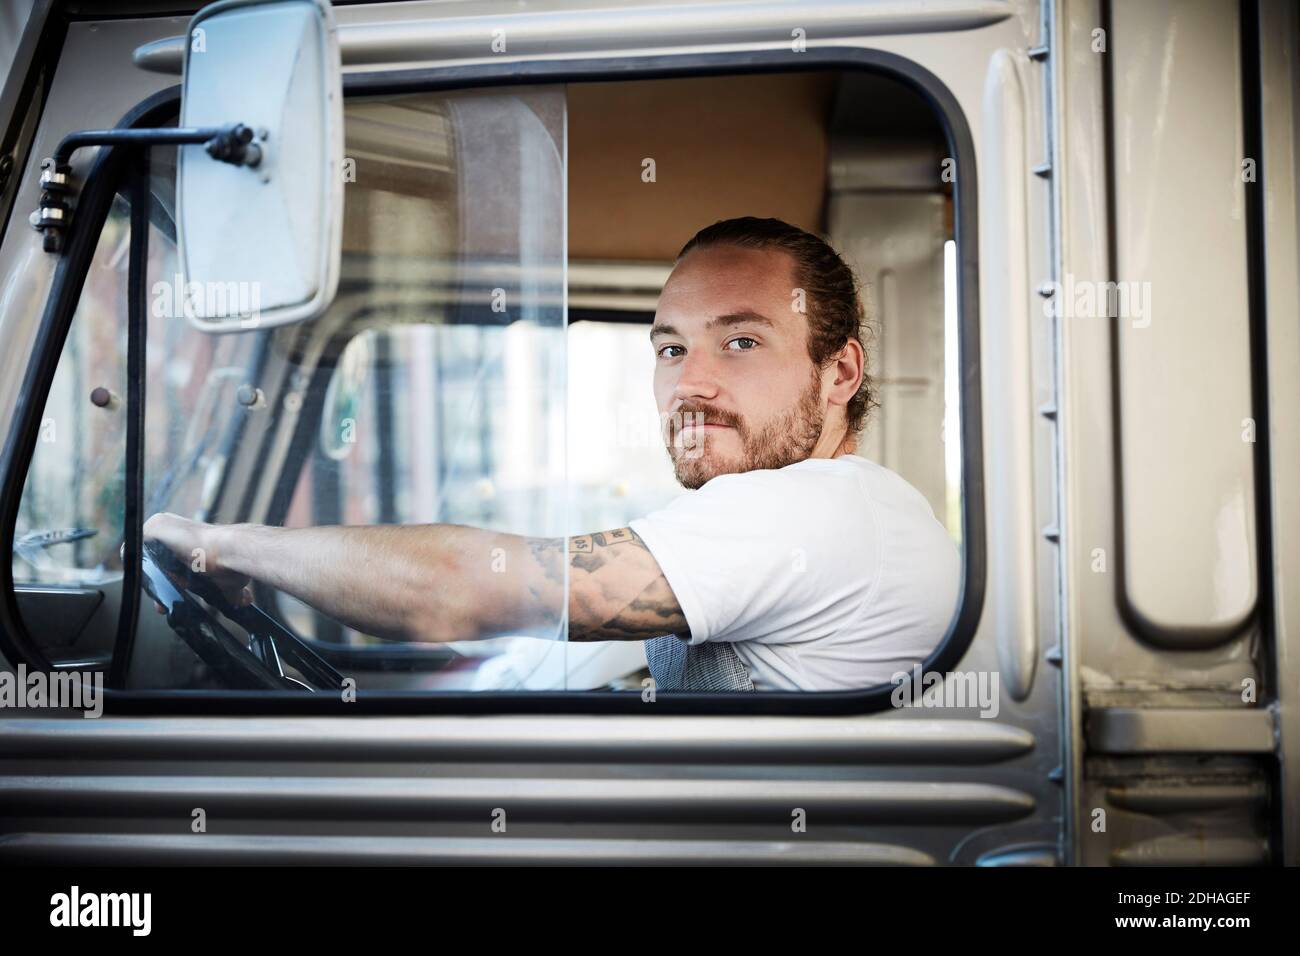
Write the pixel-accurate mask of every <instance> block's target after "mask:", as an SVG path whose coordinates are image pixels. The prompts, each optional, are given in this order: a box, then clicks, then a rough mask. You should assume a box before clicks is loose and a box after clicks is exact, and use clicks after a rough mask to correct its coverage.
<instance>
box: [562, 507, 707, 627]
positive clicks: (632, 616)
mask: <svg viewBox="0 0 1300 956" xmlns="http://www.w3.org/2000/svg"><path fill="white" fill-rule="evenodd" d="M569 567H570V571H571V574H570V579H569V640H571V641H636V640H645V639H647V638H651V637H659V636H661V635H664V634H688V633H689V629H688V627H687V624H686V620H685V618H684V616H683V615H682V610H681V607H680V605H679V604H678V603H677V598H676V596H675V595H674V594H673V591H672V588H671V587H670V586H669V585H668V582H667V581H666V580H665V579H664V576H663V572H662V571H661V570H660V568H659V564H658V562H656V561H655V559H654V556H653V555H652V554H651V553H650V549H649V548H647V547H646V544H645V542H644V541H642V540H641V537H640V535H638V534H637V533H636V532H635V531H633V530H632V529H631V528H619V529H617V530H616V531H602V532H598V533H596V534H588V535H580V536H578V537H575V538H570V539H569Z"/></svg>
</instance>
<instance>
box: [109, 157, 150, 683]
mask: <svg viewBox="0 0 1300 956" xmlns="http://www.w3.org/2000/svg"><path fill="white" fill-rule="evenodd" d="M130 149H131V153H132V155H131V157H130V159H131V162H130V166H131V171H130V173H131V246H130V251H129V254H128V255H129V262H128V264H127V280H126V284H127V292H126V297H127V307H126V308H127V319H126V326H127V331H126V374H127V381H126V396H127V398H126V463H125V465H126V467H125V469H124V470H125V476H124V482H123V488H124V491H125V494H126V501H125V505H124V507H123V510H122V603H121V605H120V606H119V607H118V615H117V640H116V641H115V642H114V643H113V660H112V664H111V665H110V666H109V673H108V680H107V683H108V686H109V687H123V688H124V687H126V674H127V669H128V668H129V667H130V666H131V650H132V648H133V647H134V646H135V631H136V625H137V624H138V623H139V619H140V576H141V570H140V555H141V552H142V551H143V548H144V535H143V534H142V530H141V529H142V527H143V525H144V519H145V514H144V471H145V461H144V438H145V387H146V378H147V376H148V366H147V362H146V357H147V353H148V350H149V318H148V309H147V308H146V305H145V303H146V302H147V301H148V298H147V296H148V288H149V212H150V207H151V201H150V200H151V196H152V190H151V189H150V188H149V187H150V184H149V147H148V146H147V145H143V146H134V147H130Z"/></svg>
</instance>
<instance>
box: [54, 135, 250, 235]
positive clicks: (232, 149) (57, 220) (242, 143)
mask: <svg viewBox="0 0 1300 956" xmlns="http://www.w3.org/2000/svg"><path fill="white" fill-rule="evenodd" d="M263 139H265V135H261V136H258V135H255V134H254V132H253V130H252V129H250V128H249V127H247V126H245V125H244V124H243V123H231V124H230V125H228V126H207V127H200V128H197V129H189V128H180V129H175V128H165V129H97V130H82V131H80V132H77V133H69V134H68V135H67V136H65V137H63V139H62V141H61V142H60V143H59V146H58V148H57V149H56V150H55V151H54V156H53V157H51V158H49V159H46V160H44V161H43V162H42V163H41V204H40V207H39V208H38V209H37V210H36V211H35V212H34V213H32V215H31V218H30V222H31V224H32V227H33V228H34V229H36V230H37V231H38V232H40V233H41V234H42V235H43V236H44V237H45V242H44V249H45V251H46V252H60V251H62V249H63V234H64V233H65V232H66V231H67V229H68V225H69V223H70V222H71V220H72V209H71V207H70V206H69V204H68V198H70V197H71V196H72V195H73V193H74V192H75V189H74V187H73V185H72V154H73V153H75V152H76V151H77V150H79V149H81V148H83V147H85V146H135V147H138V146H176V145H187V144H190V145H192V144H198V143H202V144H204V146H205V147H206V149H207V152H208V155H209V156H211V157H212V158H213V159H216V160H219V161H221V162H223V163H231V164H232V165H235V166H249V167H255V166H257V165H258V164H259V163H260V162H261V161H262V147H261V145H260V140H263Z"/></svg>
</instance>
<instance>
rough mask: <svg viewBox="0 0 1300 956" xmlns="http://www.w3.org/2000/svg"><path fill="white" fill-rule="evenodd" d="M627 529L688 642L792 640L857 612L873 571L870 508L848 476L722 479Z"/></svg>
mask: <svg viewBox="0 0 1300 956" xmlns="http://www.w3.org/2000/svg"><path fill="white" fill-rule="evenodd" d="M630 527H631V528H632V530H633V531H635V532H636V533H637V534H638V535H639V536H640V537H641V539H642V540H643V541H644V542H645V544H646V547H647V548H649V549H650V553H651V554H653V555H654V557H655V560H656V561H657V562H658V563H659V567H660V569H661V570H662V571H663V574H664V578H665V579H666V580H667V581H668V584H669V586H670V587H671V588H672V589H673V594H674V595H676V597H677V601H678V604H679V605H680V606H681V609H682V613H683V615H684V616H685V618H686V621H687V623H688V624H689V625H690V630H691V636H690V642H691V643H692V644H702V643H704V642H705V641H760V642H782V641H786V640H790V639H791V636H792V635H797V634H798V633H801V632H805V631H808V630H809V625H810V623H813V622H816V623H819V624H821V625H825V624H826V623H828V622H830V621H832V620H833V619H835V618H838V617H843V616H844V615H846V614H850V613H853V612H854V611H856V610H860V609H861V607H862V605H863V600H864V598H865V596H866V594H867V593H868V592H869V590H870V586H871V581H872V579H873V578H874V576H875V575H876V574H877V573H878V564H879V554H878V551H879V548H878V545H879V540H878V537H879V535H878V530H877V528H876V522H875V521H874V519H873V517H872V506H871V502H870V500H869V499H868V498H867V496H866V493H865V489H864V488H863V485H862V483H861V482H860V481H858V480H856V479H855V478H854V476H853V475H851V474H844V473H831V472H827V471H824V470H814V469H813V468H808V469H807V470H801V469H794V468H786V469H781V470H779V471H777V470H760V471H751V472H745V473H742V474H736V475H721V476H719V477H717V478H714V479H713V480H712V481H710V482H708V483H707V484H706V485H704V487H702V488H700V489H698V490H696V491H691V492H687V493H686V494H683V495H681V496H680V497H678V498H676V499H675V500H674V501H672V502H671V503H670V504H669V505H668V506H667V507H665V508H663V509H661V510H659V511H655V512H652V513H651V514H649V515H646V516H645V517H644V518H639V519H636V520H635V521H632V522H631V523H630ZM818 618H820V619H821V620H820V621H817V620H816V619H818ZM818 629H821V630H824V627H822V628H818Z"/></svg>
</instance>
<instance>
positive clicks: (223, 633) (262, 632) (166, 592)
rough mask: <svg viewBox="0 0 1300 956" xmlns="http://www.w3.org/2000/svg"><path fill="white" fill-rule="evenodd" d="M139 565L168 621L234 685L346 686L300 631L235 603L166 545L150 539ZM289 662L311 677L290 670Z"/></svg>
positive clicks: (253, 607)
mask: <svg viewBox="0 0 1300 956" xmlns="http://www.w3.org/2000/svg"><path fill="white" fill-rule="evenodd" d="M140 570H141V573H142V581H141V583H142V585H143V587H144V590H145V593H146V594H148V595H149V596H150V597H151V598H153V599H154V600H155V601H157V602H158V603H159V604H161V605H162V607H163V609H164V611H165V612H166V615H167V624H168V626H169V627H171V629H172V630H173V631H175V632H176V634H177V635H178V636H179V637H180V638H181V640H183V641H184V642H185V643H186V645H188V646H189V648H190V650H192V651H194V653H195V654H197V655H198V657H199V659H200V660H202V661H203V662H204V663H205V664H207V665H208V666H209V667H211V668H212V669H213V670H214V671H216V672H217V673H218V674H219V675H220V676H221V677H222V679H223V680H224V681H225V682H226V683H227V684H229V685H231V686H232V687H235V688H239V689H251V690H340V689H342V687H343V675H342V674H340V673H339V672H338V671H337V670H335V669H334V668H333V667H332V666H331V665H330V664H329V662H328V661H326V660H325V659H324V658H322V657H321V656H320V655H319V654H317V653H316V652H315V651H313V650H312V649H311V648H310V647H308V646H307V645H306V644H305V643H304V642H303V641H302V640H301V639H300V638H299V637H298V636H297V635H295V634H293V633H292V632H291V631H289V630H288V629H286V628H285V627H284V626H283V625H281V624H280V622H279V621H277V620H275V618H273V617H271V615H269V614H267V613H266V612H265V611H263V610H262V609H261V608H259V607H257V606H256V605H252V604H250V605H247V606H245V607H235V606H234V605H233V604H231V603H230V602H229V601H227V600H226V598H225V596H224V595H223V594H222V593H221V590H220V589H219V588H217V587H216V585H214V584H213V583H212V582H211V581H209V580H207V579H205V578H204V577H203V576H202V575H196V574H194V573H192V572H191V570H190V568H189V567H188V566H187V565H186V564H185V563H184V562H183V561H181V560H180V559H179V558H178V557H177V556H176V555H175V554H174V553H173V552H172V551H171V549H169V548H168V547H166V546H165V545H163V544H161V543H159V542H157V541H146V542H145V544H144V549H143V552H142V553H141V555H140ZM178 581H184V582H185V583H184V585H181V584H178V583H177V582H178ZM200 599H202V600H200ZM219 616H220V617H225V618H227V619H228V620H230V621H233V622H234V623H235V624H238V625H239V626H240V627H241V628H242V629H243V630H244V631H245V632H246V633H247V634H248V640H247V641H244V640H241V639H240V638H238V637H236V636H235V635H234V634H232V633H231V632H230V630H229V629H227V628H226V627H225V626H224V625H223V624H222V623H221V621H220V620H219ZM285 663H288V664H290V665H291V666H293V667H294V668H296V669H297V671H298V673H300V674H301V675H302V676H303V677H304V678H306V680H308V681H310V682H311V683H304V681H302V680H299V679H298V678H296V677H290V676H289V675H288V674H286V673H285V671H284V665H285Z"/></svg>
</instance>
